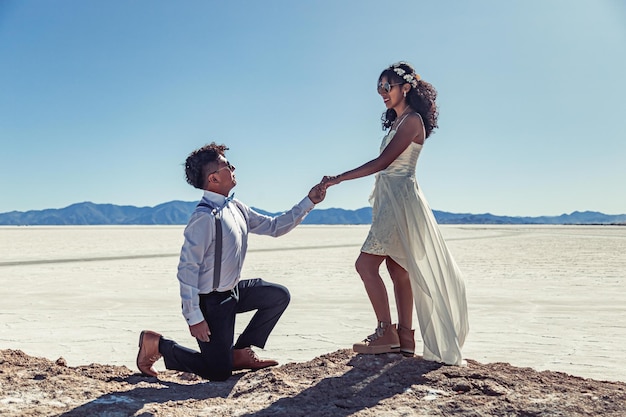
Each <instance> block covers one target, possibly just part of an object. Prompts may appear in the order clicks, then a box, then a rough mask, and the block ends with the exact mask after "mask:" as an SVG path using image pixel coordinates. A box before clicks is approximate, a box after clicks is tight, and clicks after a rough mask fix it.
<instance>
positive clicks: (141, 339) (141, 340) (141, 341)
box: [135, 331, 152, 376]
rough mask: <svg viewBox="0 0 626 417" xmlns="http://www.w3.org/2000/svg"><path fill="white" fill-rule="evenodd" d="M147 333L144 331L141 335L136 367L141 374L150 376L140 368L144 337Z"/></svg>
mask: <svg viewBox="0 0 626 417" xmlns="http://www.w3.org/2000/svg"><path fill="white" fill-rule="evenodd" d="M145 333H146V332H145V331H143V332H141V333H139V346H138V347H139V352H137V359H136V360H135V365H137V369H139V372H141V373H142V374H143V375H148V374H146V373H144V372H143V371H142V370H141V368H139V357H140V356H141V345H143V336H144V334H145ZM148 376H152V375H148Z"/></svg>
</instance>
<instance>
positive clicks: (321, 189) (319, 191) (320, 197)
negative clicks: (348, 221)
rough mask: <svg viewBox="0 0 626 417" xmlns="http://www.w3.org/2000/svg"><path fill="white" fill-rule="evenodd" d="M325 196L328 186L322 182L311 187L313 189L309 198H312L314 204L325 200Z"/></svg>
mask: <svg viewBox="0 0 626 417" xmlns="http://www.w3.org/2000/svg"><path fill="white" fill-rule="evenodd" d="M325 197H326V187H325V186H323V185H322V184H321V183H320V184H317V185H316V186H314V187H313V188H311V191H309V198H310V199H311V201H312V202H313V204H317V203H321V202H322V201H324V198H325Z"/></svg>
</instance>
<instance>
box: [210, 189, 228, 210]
mask: <svg viewBox="0 0 626 417" xmlns="http://www.w3.org/2000/svg"><path fill="white" fill-rule="evenodd" d="M233 197H235V193H232V194H231V195H230V196H228V197H225V196H223V195H222V194H218V193H215V192H213V191H207V190H204V196H203V198H202V199H203V200H207V201H210V202H211V203H213V204H212V205H213V206H215V207H216V208H217V210H216V211H220V210H222V209H223V208H224V207H226V206H227V205H228V203H230V201H231V200H232V199H233Z"/></svg>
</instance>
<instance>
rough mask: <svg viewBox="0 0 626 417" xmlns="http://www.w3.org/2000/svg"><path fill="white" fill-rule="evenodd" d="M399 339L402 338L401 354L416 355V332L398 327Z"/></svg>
mask: <svg viewBox="0 0 626 417" xmlns="http://www.w3.org/2000/svg"><path fill="white" fill-rule="evenodd" d="M398 337H399V338H400V353H402V354H403V355H404V356H413V355H414V354H415V330H413V329H407V328H406V327H402V326H398Z"/></svg>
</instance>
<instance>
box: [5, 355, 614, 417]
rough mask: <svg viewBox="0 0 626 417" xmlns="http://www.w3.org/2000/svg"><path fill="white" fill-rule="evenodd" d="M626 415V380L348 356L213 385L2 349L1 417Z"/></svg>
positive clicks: (498, 366) (493, 365)
mask: <svg viewBox="0 0 626 417" xmlns="http://www.w3.org/2000/svg"><path fill="white" fill-rule="evenodd" d="M450 415H455V416H457V415H458V416H477V417H478V416H526V417H530V416H567V417H572V416H624V415H626V383H622V382H602V381H596V380H592V379H584V378H579V377H575V376H570V375H567V374H564V373H561V372H549V371H543V372H537V371H534V370H533V369H530V368H516V367H514V366H511V365H509V364H507V363H490V364H481V363H478V362H476V361H473V360H468V366H467V367H463V368H461V367H451V366H442V365H440V364H437V363H433V362H427V361H424V360H422V359H420V358H419V357H414V358H404V357H402V356H401V355H398V354H387V355H376V356H363V355H357V354H355V353H353V352H352V351H350V350H338V351H336V352H332V353H329V354H326V355H322V356H320V357H317V358H315V359H313V360H311V361H309V362H303V363H288V364H286V365H282V366H278V367H275V368H269V369H263V370H260V371H257V372H239V373H237V374H235V375H234V376H233V377H232V378H231V379H229V380H228V381H226V382H208V381H205V380H201V379H198V378H197V377H195V376H193V375H189V374H184V373H180V372H173V371H167V372H162V373H160V374H159V379H156V378H151V377H144V376H141V375H140V374H139V373H138V372H137V371H135V370H131V369H128V368H127V367H124V366H109V365H98V364H91V365H87V366H78V367H68V366H67V365H66V364H65V361H64V360H63V358H59V359H57V360H56V361H50V360H48V359H44V358H37V357H32V356H28V355H26V354H25V353H23V352H22V351H19V350H0V416H103V417H104V416H107V417H117V416H141V417H147V416H289V417H294V416H450Z"/></svg>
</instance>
